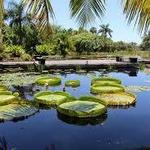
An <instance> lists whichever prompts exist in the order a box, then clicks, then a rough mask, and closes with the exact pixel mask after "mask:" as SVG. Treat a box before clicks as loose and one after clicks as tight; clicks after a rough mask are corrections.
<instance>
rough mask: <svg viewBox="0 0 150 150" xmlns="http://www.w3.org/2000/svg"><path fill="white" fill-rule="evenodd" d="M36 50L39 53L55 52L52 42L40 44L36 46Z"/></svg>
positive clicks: (48, 53)
mask: <svg viewBox="0 0 150 150" xmlns="http://www.w3.org/2000/svg"><path fill="white" fill-rule="evenodd" d="M36 50H37V52H38V54H40V55H51V54H55V45H52V44H42V45H38V46H36Z"/></svg>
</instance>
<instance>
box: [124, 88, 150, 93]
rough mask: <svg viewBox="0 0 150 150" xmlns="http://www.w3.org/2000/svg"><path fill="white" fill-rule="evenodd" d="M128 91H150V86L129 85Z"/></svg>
mask: <svg viewBox="0 0 150 150" xmlns="http://www.w3.org/2000/svg"><path fill="white" fill-rule="evenodd" d="M126 90H127V91H131V92H135V93H136V92H142V91H150V86H127V87H126Z"/></svg>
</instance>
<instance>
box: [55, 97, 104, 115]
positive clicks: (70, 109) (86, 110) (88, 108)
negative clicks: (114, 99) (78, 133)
mask: <svg viewBox="0 0 150 150" xmlns="http://www.w3.org/2000/svg"><path fill="white" fill-rule="evenodd" d="M57 110H58V112H59V113H61V114H64V115H67V116H71V117H78V118H89V117H97V116H101V115H102V114H104V113H105V112H106V107H105V106H104V105H103V104H100V103H96V102H90V101H79V100H77V101H72V102H66V103H63V104H61V105H59V106H58V108H57Z"/></svg>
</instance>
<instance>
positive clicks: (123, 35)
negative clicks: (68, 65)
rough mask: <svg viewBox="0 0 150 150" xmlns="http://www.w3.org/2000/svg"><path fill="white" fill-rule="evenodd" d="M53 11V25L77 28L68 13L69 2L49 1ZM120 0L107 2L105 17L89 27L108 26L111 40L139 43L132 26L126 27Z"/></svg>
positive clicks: (139, 40)
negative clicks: (111, 32)
mask: <svg viewBox="0 0 150 150" xmlns="http://www.w3.org/2000/svg"><path fill="white" fill-rule="evenodd" d="M51 1H52V5H53V8H54V11H55V15H56V19H55V24H57V25H62V26H63V27H66V28H77V27H78V25H77V23H76V21H75V20H73V19H71V17H70V11H69V7H68V6H69V0H51ZM121 1H122V0H107V8H106V10H107V11H106V13H105V16H104V17H103V18H102V20H99V19H97V20H96V22H95V23H93V24H92V25H91V26H95V27H97V28H98V27H99V25H100V24H107V23H109V24H110V27H111V29H112V30H113V31H114V32H113V40H115V41H119V40H123V41H126V42H131V41H133V42H137V43H140V42H141V37H140V35H139V34H138V31H137V29H136V28H134V26H133V25H128V24H127V21H126V19H125V16H124V15H123V12H122V5H121Z"/></svg>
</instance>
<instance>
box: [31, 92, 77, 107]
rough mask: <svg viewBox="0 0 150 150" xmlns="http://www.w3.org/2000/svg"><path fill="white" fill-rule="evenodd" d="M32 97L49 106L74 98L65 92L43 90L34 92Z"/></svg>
mask: <svg viewBox="0 0 150 150" xmlns="http://www.w3.org/2000/svg"><path fill="white" fill-rule="evenodd" d="M34 99H35V100H36V101H37V102H38V103H40V104H43V105H47V106H51V105H56V106H57V105H59V104H62V103H64V102H67V101H71V100H75V98H74V97H73V96H71V95H70V94H69V93H66V92H61V91H60V92H51V91H44V92H39V93H37V94H35V96H34Z"/></svg>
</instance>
